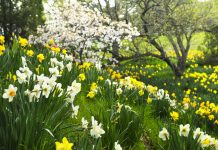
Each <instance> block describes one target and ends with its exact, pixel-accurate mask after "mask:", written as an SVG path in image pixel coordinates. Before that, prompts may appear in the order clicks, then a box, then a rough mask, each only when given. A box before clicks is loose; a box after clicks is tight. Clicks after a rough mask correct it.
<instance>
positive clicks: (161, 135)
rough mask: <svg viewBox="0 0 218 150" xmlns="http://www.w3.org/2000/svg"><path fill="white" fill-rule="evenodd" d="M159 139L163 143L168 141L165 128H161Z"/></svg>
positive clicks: (167, 133)
mask: <svg viewBox="0 0 218 150" xmlns="http://www.w3.org/2000/svg"><path fill="white" fill-rule="evenodd" d="M159 138H161V139H162V140H163V141H166V140H169V132H168V131H167V129H166V128H163V129H162V130H161V131H160V132H159Z"/></svg>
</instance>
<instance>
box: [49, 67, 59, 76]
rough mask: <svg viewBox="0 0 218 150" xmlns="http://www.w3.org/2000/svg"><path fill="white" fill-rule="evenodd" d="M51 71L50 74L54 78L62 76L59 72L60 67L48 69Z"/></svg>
mask: <svg viewBox="0 0 218 150" xmlns="http://www.w3.org/2000/svg"><path fill="white" fill-rule="evenodd" d="M48 70H49V72H50V74H51V75H52V76H56V77H57V76H60V73H59V70H58V67H57V66H56V67H54V68H49V69H48Z"/></svg>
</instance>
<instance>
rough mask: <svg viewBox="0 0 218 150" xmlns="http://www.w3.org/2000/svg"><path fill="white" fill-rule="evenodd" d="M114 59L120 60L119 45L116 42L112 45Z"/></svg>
mask: <svg viewBox="0 0 218 150" xmlns="http://www.w3.org/2000/svg"><path fill="white" fill-rule="evenodd" d="M112 58H115V59H118V58H119V44H118V42H117V41H114V42H113V44H112Z"/></svg>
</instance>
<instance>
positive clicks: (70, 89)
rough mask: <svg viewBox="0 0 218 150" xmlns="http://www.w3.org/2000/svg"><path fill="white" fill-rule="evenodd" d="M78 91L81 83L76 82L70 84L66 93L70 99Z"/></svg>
mask: <svg viewBox="0 0 218 150" xmlns="http://www.w3.org/2000/svg"><path fill="white" fill-rule="evenodd" d="M80 91H81V83H77V82H76V80H74V81H73V82H72V84H71V86H68V87H67V93H68V94H69V95H70V96H71V98H74V97H75V96H76V95H77V94H78V93H79V92H80Z"/></svg>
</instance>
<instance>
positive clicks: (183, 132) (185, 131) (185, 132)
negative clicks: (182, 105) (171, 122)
mask: <svg viewBox="0 0 218 150" xmlns="http://www.w3.org/2000/svg"><path fill="white" fill-rule="evenodd" d="M189 131H190V124H186V125H184V126H183V125H182V124H181V125H179V135H180V136H184V137H188V134H189Z"/></svg>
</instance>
